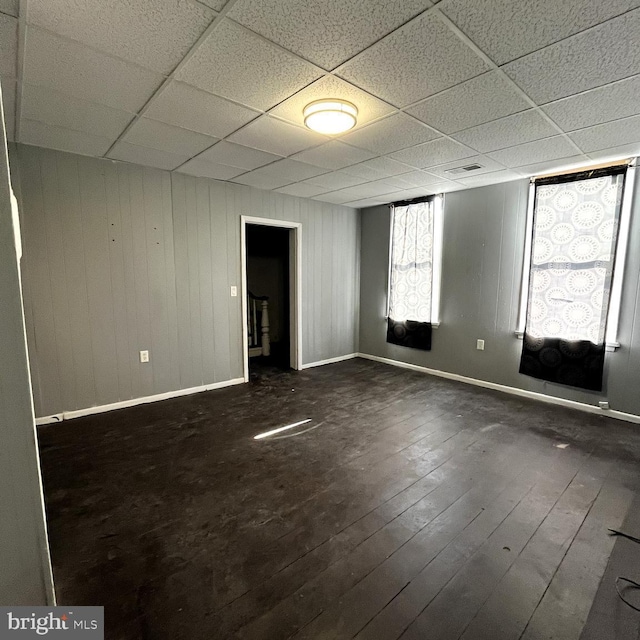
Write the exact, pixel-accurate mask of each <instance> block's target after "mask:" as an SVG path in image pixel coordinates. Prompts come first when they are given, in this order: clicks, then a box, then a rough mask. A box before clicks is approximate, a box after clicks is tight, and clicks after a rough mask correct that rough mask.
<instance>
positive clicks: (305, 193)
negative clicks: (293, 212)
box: [276, 182, 326, 198]
mask: <svg viewBox="0 0 640 640" xmlns="http://www.w3.org/2000/svg"><path fill="white" fill-rule="evenodd" d="M276 191H279V192H280V193H286V194H288V195H290V196H299V197H301V198H311V197H312V196H317V195H318V194H320V193H323V192H324V191H326V189H325V188H324V187H319V186H318V185H315V184H310V183H309V182H296V183H295V184H290V185H287V186H286V187H280V188H279V189H276Z"/></svg>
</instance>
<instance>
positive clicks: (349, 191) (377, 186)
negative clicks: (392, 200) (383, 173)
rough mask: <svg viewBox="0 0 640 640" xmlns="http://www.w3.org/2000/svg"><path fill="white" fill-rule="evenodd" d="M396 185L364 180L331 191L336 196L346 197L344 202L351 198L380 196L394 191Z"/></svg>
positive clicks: (359, 198)
mask: <svg viewBox="0 0 640 640" xmlns="http://www.w3.org/2000/svg"><path fill="white" fill-rule="evenodd" d="M396 190H397V187H394V186H393V185H392V184H387V183H386V182H383V181H379V182H366V183H365V184H359V185H356V186H355V187H347V188H346V189H340V190H339V191H334V192H332V193H333V194H335V195H336V197H338V198H347V199H346V200H344V202H351V201H352V200H361V199H362V198H372V197H375V196H381V195H384V194H385V193H391V192H392V191H396Z"/></svg>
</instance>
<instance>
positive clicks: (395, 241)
mask: <svg viewBox="0 0 640 640" xmlns="http://www.w3.org/2000/svg"><path fill="white" fill-rule="evenodd" d="M392 216H393V224H392V240H391V271H390V279H389V312H388V313H389V319H388V327H387V341H388V342H393V343H395V344H400V345H402V346H408V347H413V348H418V349H427V350H428V349H430V348H431V293H432V282H433V216H434V199H433V198H431V199H429V200H427V201H424V202H418V203H414V204H407V205H399V206H394V207H393V208H392Z"/></svg>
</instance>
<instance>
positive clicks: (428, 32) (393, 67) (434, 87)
mask: <svg viewBox="0 0 640 640" xmlns="http://www.w3.org/2000/svg"><path fill="white" fill-rule="evenodd" d="M487 70H488V67H487V65H486V63H485V62H484V61H483V60H482V59H481V58H479V57H478V56H477V55H476V54H475V53H474V52H473V51H472V50H471V49H470V48H469V47H468V46H467V45H466V44H465V43H463V42H462V41H461V40H460V39H458V38H457V37H456V36H455V35H454V33H453V32H452V31H451V30H450V29H449V28H448V27H447V26H446V25H445V24H443V23H442V21H441V20H440V19H439V18H438V16H437V15H435V14H433V13H427V14H424V15H422V16H420V17H418V18H416V19H415V20H413V21H411V22H410V23H408V24H406V25H405V26H404V27H402V28H400V29H398V30H397V31H395V32H394V33H392V34H390V35H389V36H387V37H386V38H384V39H383V40H381V41H380V42H378V43H376V44H375V45H373V46H372V47H371V48H370V49H367V50H366V51H365V52H364V53H362V54H361V55H359V56H357V57H356V58H354V59H353V60H351V61H350V62H348V63H347V64H346V65H344V67H341V68H340V70H339V72H338V73H339V75H340V76H342V77H343V78H345V79H346V80H349V81H351V82H353V83H354V84H356V85H358V86H359V87H362V88H363V89H365V90H367V91H369V92H370V93H373V94H374V95H376V96H378V97H380V98H382V99H383V100H386V101H387V102H389V103H391V104H393V105H396V106H398V107H404V106H407V105H409V104H411V103H412V102H416V101H417V100H421V99H422V98H427V97H429V96H431V95H434V94H435V93H438V92H439V91H443V90H444V89H448V88H449V87H452V86H454V85H456V84H458V83H460V82H464V81H465V80H468V79H469V78H472V77H474V76H477V75H479V74H480V73H482V72H483V71H487Z"/></svg>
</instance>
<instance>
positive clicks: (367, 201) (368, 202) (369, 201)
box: [346, 197, 390, 209]
mask: <svg viewBox="0 0 640 640" xmlns="http://www.w3.org/2000/svg"><path fill="white" fill-rule="evenodd" d="M389 202H390V200H388V199H387V198H382V197H378V198H364V199H362V200H354V201H353V202H347V203H346V206H347V207H354V208H355V209H366V208H367V207H379V206H380V205H385V204H388V203H389Z"/></svg>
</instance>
